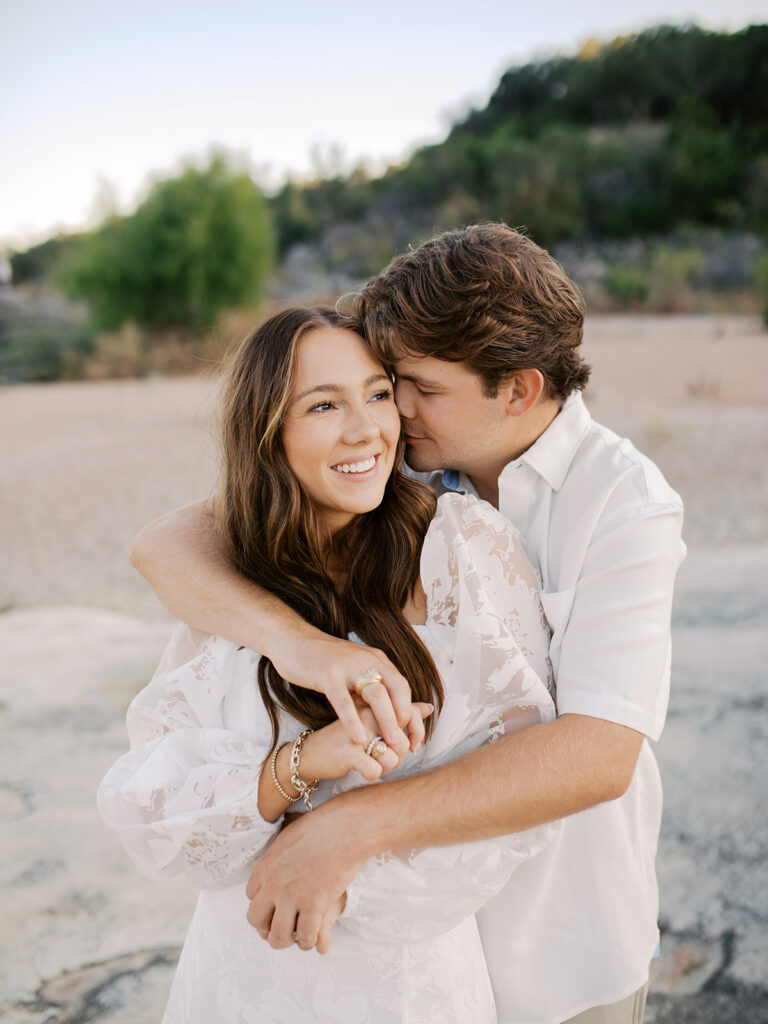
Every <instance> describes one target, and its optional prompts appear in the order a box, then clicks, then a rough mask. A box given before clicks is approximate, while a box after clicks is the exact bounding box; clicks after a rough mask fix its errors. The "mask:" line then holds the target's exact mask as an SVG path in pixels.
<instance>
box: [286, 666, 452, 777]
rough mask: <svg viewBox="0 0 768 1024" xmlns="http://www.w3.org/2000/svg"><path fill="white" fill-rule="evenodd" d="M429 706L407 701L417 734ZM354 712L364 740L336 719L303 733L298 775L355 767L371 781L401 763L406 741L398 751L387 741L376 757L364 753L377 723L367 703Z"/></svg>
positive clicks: (340, 772)
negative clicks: (354, 736) (353, 736)
mask: <svg viewBox="0 0 768 1024" xmlns="http://www.w3.org/2000/svg"><path fill="white" fill-rule="evenodd" d="M372 685H373V684H372ZM368 689H371V687H368V686H366V687H365V690H368ZM363 692H365V691H363ZM433 710H434V708H433V706H432V705H431V704H422V703H414V704H411V711H410V716H411V719H417V720H418V725H419V726H420V729H421V736H423V735H424V724H423V723H424V719H425V718H427V717H428V716H429V715H431V714H432V711H433ZM357 713H358V714H359V716H360V722H361V724H362V726H363V729H364V731H365V736H366V739H365V744H364V745H363V744H360V743H355V742H354V741H353V740H351V739H350V737H349V733H348V732H347V730H346V728H345V726H344V724H343V723H342V722H340V721H336V722H332V723H331V724H330V725H326V726H325V727H324V728H322V729H318V730H317V731H316V732H313V733H312V734H311V735H310V736H308V737H307V739H306V740H305V741H304V746H303V747H302V750H301V766H300V774H301V777H302V779H304V780H305V781H307V782H309V781H311V780H312V779H340V778H342V776H344V775H346V774H347V772H351V771H356V772H359V773H360V775H362V777H363V778H364V779H366V780H367V781H368V782H375V781H376V780H377V779H379V778H381V776H382V775H386V774H387V772H391V771H392V770H393V769H394V768H397V767H398V765H399V764H401V762H402V760H403V757H404V756H405V753H406V752H407V750H408V746H407V745H406V746H405V750H403V751H398V750H395V749H394V748H393V747H392V746H390V745H389V744H387V750H386V751H385V752H384V753H383V754H381V755H379V757H373V756H372V755H371V754H367V753H366V748H367V746H368V744H369V743H370V742H371V740H372V739H373V738H374V736H378V735H379V731H378V724H377V721H376V718H375V717H374V715H373V712H372V711H371V709H370V708H369V707H366V706H364V705H361V706H359V707H358V708H357ZM409 724H410V719H409ZM414 731H416V730H414ZM401 735H402V734H401Z"/></svg>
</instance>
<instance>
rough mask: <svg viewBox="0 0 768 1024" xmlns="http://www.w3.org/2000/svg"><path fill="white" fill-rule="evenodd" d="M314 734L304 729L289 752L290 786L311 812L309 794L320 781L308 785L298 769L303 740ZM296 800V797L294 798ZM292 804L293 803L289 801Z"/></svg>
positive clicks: (311, 730)
mask: <svg viewBox="0 0 768 1024" xmlns="http://www.w3.org/2000/svg"><path fill="white" fill-rule="evenodd" d="M312 732H314V730H313V729H305V730H304V732H302V733H301V734H300V735H298V736H297V737H296V739H295V740H294V743H293V748H292V750H291V785H292V786H293V788H294V789H295V790H296V791H297V792H298V794H299V796H301V797H303V798H304V803H305V804H306V805H307V810H308V811H311V810H312V804H311V803H310V802H309V794H310V793H314V791H315V790H316V789H317V787H318V786H319V785H320V780H319V779H315V780H314V782H311V783H309V785H308V784H307V783H306V782H305V781H304V779H302V777H301V776H300V775H299V767H300V761H301V748H302V747H303V746H304V740H305V739H306V738H307V736H309V735H311V734H312ZM296 799H297V800H298V797H297V798H296ZM291 803H293V801H291Z"/></svg>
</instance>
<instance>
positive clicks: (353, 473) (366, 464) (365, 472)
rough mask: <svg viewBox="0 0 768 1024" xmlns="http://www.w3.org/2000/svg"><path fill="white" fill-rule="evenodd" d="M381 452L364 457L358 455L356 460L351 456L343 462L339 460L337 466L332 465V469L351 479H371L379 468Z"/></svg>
mask: <svg viewBox="0 0 768 1024" xmlns="http://www.w3.org/2000/svg"><path fill="white" fill-rule="evenodd" d="M380 454H381V453H380V452H377V453H376V454H375V455H371V456H369V457H368V458H364V459H361V458H360V457H359V456H358V457H357V458H356V459H355V460H354V461H353V459H351V458H350V459H345V460H344V461H343V462H337V463H336V465H335V466H331V469H332V470H333V471H334V473H340V474H341V475H342V476H344V477H347V478H348V479H349V480H351V481H358V480H370V479H371V477H372V476H374V471H375V470H376V469H377V468H378V464H379V455H380Z"/></svg>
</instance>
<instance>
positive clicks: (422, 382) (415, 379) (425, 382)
mask: <svg viewBox="0 0 768 1024" xmlns="http://www.w3.org/2000/svg"><path fill="white" fill-rule="evenodd" d="M395 376H396V377H397V379H398V380H409V381H410V382H411V384H418V386H419V387H420V388H425V389H426V390H428V391H442V389H443V388H444V387H445V385H444V384H441V383H440V382H439V381H437V380H429V378H428V377H422V376H421V375H420V374H418V373H397V372H395Z"/></svg>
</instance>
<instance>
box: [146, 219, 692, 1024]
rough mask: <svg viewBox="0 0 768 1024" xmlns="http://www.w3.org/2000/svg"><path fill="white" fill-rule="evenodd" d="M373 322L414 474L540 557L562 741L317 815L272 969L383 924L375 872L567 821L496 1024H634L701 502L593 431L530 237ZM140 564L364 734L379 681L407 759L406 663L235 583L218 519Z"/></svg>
mask: <svg viewBox="0 0 768 1024" xmlns="http://www.w3.org/2000/svg"><path fill="white" fill-rule="evenodd" d="M360 313H361V316H362V319H363V324H364V329H365V332H366V334H367V336H368V338H369V341H370V342H371V344H372V345H373V346H374V348H375V349H377V350H378V351H379V353H380V354H381V355H382V357H384V358H387V359H390V360H394V362H395V367H396V380H397V385H396V393H397V400H398V405H399V408H400V412H401V416H402V419H403V429H404V432H405V435H406V441H407V446H408V447H407V453H406V458H407V461H408V463H409V465H410V466H411V467H412V468H413V469H414V470H420V471H429V470H438V469H443V470H445V468H446V467H448V469H449V470H450V471H448V472H442V473H439V472H438V473H435V474H434V475H433V476H432V478H431V481H432V483H433V485H434V486H436V487H437V488H438V489H445V488H452V489H456V488H458V489H463V490H470V491H474V492H476V493H477V494H478V495H479V496H480V497H481V498H484V499H485V500H487V501H490V502H491V503H492V504H494V505H497V506H498V507H499V508H500V510H501V511H502V512H503V513H504V514H505V515H506V516H507V517H508V518H509V519H511V520H512V522H514V523H515V525H516V526H517V527H518V529H519V530H520V531H521V533H522V535H523V537H524V539H525V541H526V543H527V545H528V549H529V553H530V555H531V558H532V560H533V561H534V564H535V565H536V567H537V569H538V571H539V572H540V574H541V579H542V594H541V597H542V603H543V606H544V610H545V613H546V615H547V618H548V620H549V623H550V626H551V628H552V644H551V651H550V657H551V660H552V666H553V670H554V674H555V680H556V685H557V703H558V717H557V719H556V720H555V721H554V722H550V723H546V724H543V725H539V726H535V727H533V728H530V729H527V730H524V731H523V732H520V733H516V734H514V735H512V736H509V737H505V738H504V739H502V740H500V741H499V742H497V743H494V744H491V745H489V746H487V747H484V748H482V749H480V750H477V751H474V752H473V753H472V754H470V755H468V756H466V757H464V758H462V759H460V760H459V761H457V762H455V763H454V764H451V765H447V766H444V767H443V768H440V769H438V770H436V771H434V772H431V773H428V774H425V775H422V776H418V777H415V778H410V779H405V780H400V781H397V782H393V783H389V784H386V785H382V786H377V787H373V788H372V789H371V788H368V789H366V790H364V791H361V790H357V791H352V792H350V793H346V794H343V795H342V796H340V797H337V798H336V799H334V800H332V801H330V802H328V803H327V804H325V805H323V806H322V807H320V808H318V809H317V810H316V811H314V812H313V813H312V814H311V815H304V816H303V817H302V819H301V820H300V821H298V822H296V823H294V824H292V825H290V826H289V827H288V828H287V829H286V830H285V831H284V832H283V833H282V834H281V835H280V836H279V837H278V839H277V840H276V842H275V843H274V845H273V846H272V847H271V848H270V850H268V851H267V853H266V855H265V856H264V857H263V858H262V860H261V861H260V862H259V863H258V864H257V865H256V867H255V869H254V871H253V874H252V876H251V879H250V882H249V885H248V890H247V891H248V895H249V897H250V899H251V907H250V911H249V920H250V921H251V923H252V924H253V925H254V927H256V928H258V930H259V931H260V933H261V934H262V935H263V936H264V937H265V938H267V937H268V938H269V941H270V943H271V944H272V945H274V946H277V947H280V946H285V945H289V944H291V943H292V942H293V941H294V938H295V939H296V941H298V942H299V944H300V945H301V946H302V948H312V947H314V946H315V945H317V948H318V949H320V950H322V949H324V948H327V946H328V944H329V941H330V939H329V929H330V925H331V924H332V922H333V919H334V915H335V914H336V913H338V909H336V908H338V906H340V905H341V902H343V894H344V893H345V892H347V893H348V898H349V900H350V901H353V902H354V904H355V907H356V908H357V909H358V910H359V909H360V907H361V905H364V904H365V902H366V901H368V903H369V907H368V909H369V910H370V912H371V913H372V914H375V911H376V905H377V903H376V901H377V900H379V901H381V900H385V899H386V891H378V890H377V889H376V887H375V886H372V885H370V884H368V882H367V879H366V868H365V864H366V862H367V861H369V860H370V858H372V857H375V856H376V855H377V854H380V853H383V852H385V851H387V850H390V849H409V848H418V847H425V846H436V845H445V844H450V843H456V842H462V841H467V840H475V839H483V838H487V837H491V836H498V835H503V834H506V833H511V832H517V831H522V830H524V829H528V828H531V827H533V826H535V825H538V824H541V823H543V822H546V821H554V820H557V819H565V820H564V821H563V822H562V826H561V828H560V830H559V832H558V837H557V839H556V840H555V842H554V843H552V844H551V845H550V846H549V847H548V848H547V849H545V850H544V851H543V853H542V854H540V855H539V856H538V857H536V858H533V859H532V860H531V861H529V862H527V863H525V864H523V865H521V866H520V867H519V868H518V869H517V870H516V871H515V872H514V873H513V876H512V878H511V880H510V882H509V883H508V885H507V887H506V888H505V889H504V890H503V891H502V892H501V893H500V894H499V895H498V896H496V897H495V898H494V899H492V900H491V901H490V902H489V903H488V904H487V905H486V906H485V907H484V908H482V910H481V911H480V912H479V914H478V920H479V924H480V929H481V935H482V938H483V946H484V949H485V951H486V957H487V961H488V966H489V971H490V974H491V979H492V982H493V988H494V993H495V996H496V1001H497V1007H498V1013H499V1020H500V1021H501V1022H502V1024H560V1022H563V1021H571V1020H577V1021H578V1022H579V1024H596V1022H598V1021H599V1022H603V1021H605V1022H608V1021H610V1022H612V1024H613V1022H615V1024H623V1022H627V1024H628V1022H630V1021H637V1020H639V1019H640V1017H641V1016H642V1010H643V1005H644V1000H645V991H646V986H647V977H648V964H649V961H650V959H651V957H652V956H653V953H654V950H655V948H656V945H657V941H658V930H657V924H656V917H657V901H658V897H657V888H656V880H655V873H654V858H655V852H656V842H657V837H658V829H659V822H660V813H661V791H660V784H659V778H658V770H657V767H656V763H655V760H654V758H653V754H652V753H651V750H650V747H649V745H648V743H647V742H646V737H648V738H650V739H654V740H655V739H657V738H658V736H659V734H660V732H661V728H662V725H663V721H664V716H665V713H666V704H667V697H668V684H669V647H670V644H669V632H670V611H671V601H672V588H673V582H674V576H675V573H676V570H677V568H678V566H679V564H680V562H681V560H682V558H683V555H684V551H685V549H684V546H683V544H682V541H681V539H680V530H681V525H682V507H681V504H680V500H679V498H678V496H677V495H676V494H675V493H674V491H672V490H671V489H670V488H669V486H668V485H667V484H666V482H665V481H664V479H663V477H662V476H661V474H660V473H659V471H658V470H657V469H656V467H655V466H653V464H652V463H650V462H649V461H648V460H647V459H645V458H644V457H643V456H641V455H640V454H639V453H638V452H637V451H636V450H635V449H634V448H633V447H632V445H631V444H630V443H629V442H628V441H626V440H622V439H620V438H618V437H616V435H614V434H613V433H611V432H610V431H608V430H606V429H605V428H603V427H600V426H598V425H597V424H595V423H593V422H592V420H591V419H590V416H589V414H588V412H587V410H586V408H585V407H584V404H583V402H582V399H581V390H582V389H583V388H584V386H585V384H586V382H587V380H588V377H589V368H588V367H587V366H586V365H585V364H584V363H583V362H582V360H581V356H580V352H579V346H580V343H581V337H582V329H583V304H582V300H581V296H580V295H579V292H578V290H577V289H576V287H575V286H574V285H573V283H572V282H571V281H570V280H569V279H568V277H567V276H566V275H565V274H564V273H563V271H562V270H561V268H560V267H559V266H558V265H557V264H556V263H555V262H554V260H552V259H551V257H550V256H549V255H548V254H547V253H546V252H545V251H544V250H542V249H540V248H539V247H538V246H536V245H535V244H534V243H533V242H531V241H530V240H529V239H527V238H526V237H524V236H523V235H521V234H519V233H517V232H515V231H512V230H510V229H509V228H507V227H506V226H505V225H500V224H496V225H493V224H491V225H484V226H478V227H471V228H466V229H464V230H462V231H456V232H448V233H446V234H444V235H441V236H439V237H438V238H436V239H433V240H432V241H431V242H428V243H426V244H425V245H423V246H421V247H420V248H419V249H417V250H415V251H411V252H408V253H406V254H404V255H402V256H400V257H397V258H396V259H395V260H394V261H393V263H392V264H391V265H390V267H389V268H387V269H386V270H385V271H384V272H383V273H382V274H381V275H379V277H378V278H375V279H373V280H372V281H371V282H369V284H368V285H367V286H366V288H365V289H364V291H363V293H362V295H361V297H360ZM134 561H135V564H137V567H138V568H139V569H140V570H141V571H142V572H143V573H144V574H145V575H146V576H147V577H148V579H149V580H150V582H151V583H153V585H154V586H155V589H156V590H157V591H158V594H159V596H160V597H161V599H162V600H163V601H164V603H166V605H167V606H168V607H169V608H170V609H171V610H172V611H174V613H175V614H177V615H178V616H179V617H181V618H184V619H186V620H187V621H189V622H191V623H192V624H193V625H197V626H199V627H201V628H204V629H207V630H208V631H212V632H216V633H221V634H223V635H225V636H228V637H230V638H231V639H233V640H236V641H238V642H240V643H242V644H244V645H246V646H249V647H253V648H254V649H256V650H259V651H261V652H262V653H265V654H267V655H268V656H270V657H271V658H273V660H274V661H275V662H276V664H277V667H278V669H279V671H280V672H281V674H282V675H283V676H284V677H285V678H289V679H291V680H293V681H294V682H295V683H296V684H298V685H304V686H310V687H312V688H315V689H319V690H322V691H324V692H325V693H326V694H327V695H328V697H329V699H331V701H332V703H333V704H334V707H336V708H337V710H338V711H339V714H340V717H341V718H342V720H344V721H345V723H346V724H347V727H348V728H349V730H350V732H353V731H354V730H355V729H356V728H357V727H358V723H357V722H356V713H355V711H354V706H353V704H352V701H351V698H350V696H349V690H350V688H352V687H353V686H354V681H355V678H356V677H357V675H358V674H359V673H360V672H361V671H363V670H364V669H366V668H367V667H370V666H374V667H376V668H377V669H379V670H380V672H381V674H382V676H383V683H382V684H374V685H369V686H366V687H365V689H364V690H363V695H364V696H365V697H366V699H367V700H368V701H369V703H370V704H371V707H372V708H373V710H374V713H375V714H376V717H377V720H378V722H379V725H380V727H381V731H382V735H383V736H384V739H385V740H386V741H387V742H388V743H389V744H390V746H392V747H394V748H395V749H396V750H398V752H401V753H402V752H403V749H404V746H405V743H406V741H405V739H404V738H403V736H402V733H401V732H400V730H399V728H398V726H397V721H400V722H402V723H404V722H406V721H407V720H408V708H407V692H406V691H405V690H404V681H403V680H402V679H401V678H399V677H398V675H397V673H396V672H395V671H394V669H393V668H392V666H391V665H390V664H389V662H388V661H387V660H386V658H384V656H383V655H381V653H380V652H371V651H369V650H368V649H366V648H361V647H360V646H359V645H352V644H348V643H347V642H345V641H343V640H338V639H332V638H327V637H322V636H318V635H316V633H315V631H312V630H311V629H310V627H308V626H307V625H306V624H305V623H302V622H301V620H297V617H296V616H294V615H293V614H292V613H291V612H290V611H289V610H288V609H286V608H284V607H283V606H282V605H280V603H279V602H277V601H276V600H275V599H274V598H272V597H270V595H266V594H264V593H263V592H258V591H256V590H255V588H253V587H252V586H251V585H250V584H248V582H247V581H245V580H242V579H239V578H237V577H236V575H235V574H234V573H233V572H232V571H231V570H230V569H229V568H228V567H227V565H226V563H225V560H224V558H223V555H222V553H221V552H220V550H219V547H218V545H217V543H216V540H215V537H214V535H213V533H212V529H211V525H210V515H209V510H208V509H207V508H206V506H204V505H201V506H192V507H190V508H188V509H186V510H181V511H180V512H178V513H175V514H174V515H172V516H171V517H166V519H164V520H160V521H158V523H157V524H154V525H152V526H151V527H149V528H147V531H145V532H144V533H143V534H142V535H140V537H139V538H138V540H137V543H136V546H135V551H134ZM396 719H397V721H396ZM417 738H418V737H417ZM356 876H358V877H357V880H356ZM342 921H343V916H342Z"/></svg>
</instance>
